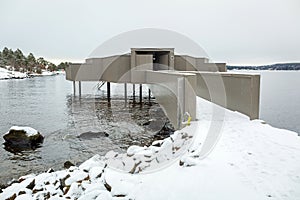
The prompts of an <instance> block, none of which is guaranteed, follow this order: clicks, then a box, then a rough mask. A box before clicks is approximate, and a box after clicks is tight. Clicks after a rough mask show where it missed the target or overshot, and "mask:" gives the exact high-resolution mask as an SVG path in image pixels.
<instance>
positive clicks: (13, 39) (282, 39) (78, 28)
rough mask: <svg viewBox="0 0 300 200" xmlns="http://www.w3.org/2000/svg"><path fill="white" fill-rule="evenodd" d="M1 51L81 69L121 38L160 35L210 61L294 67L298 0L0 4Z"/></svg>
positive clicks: (299, 46) (14, 0)
mask: <svg viewBox="0 0 300 200" xmlns="http://www.w3.org/2000/svg"><path fill="white" fill-rule="evenodd" d="M0 25H1V28H0V48H1V49H3V47H4V46H7V47H9V48H13V49H16V48H20V49H21V50H22V51H23V52H24V53H26V54H27V53H29V52H33V53H34V54H35V55H36V56H43V57H45V58H47V59H49V60H52V61H53V62H56V63H57V62H59V61H81V60H84V58H86V57H87V56H88V55H90V53H91V52H92V51H93V50H94V49H95V48H96V47H98V46H99V45H101V43H103V42H105V41H106V40H108V39H110V38H111V37H113V36H116V35H118V34H120V33H123V32H126V31H131V30H135V29H141V28H161V29H168V30H172V31H176V32H178V33H181V34H184V35H186V36H187V37H189V38H190V39H192V40H193V41H195V42H197V43H198V44H199V45H200V46H201V47H202V48H203V49H204V50H205V51H206V52H207V54H208V55H209V57H210V59H212V60H213V61H219V62H221V61H222V62H227V63H229V64H269V63H276V62H297V61H298V62H300V1H299V0H181V1H179V0H151V1H143V0H107V1H102V0H97V1H96V0H86V1H83V0H82V1H78V0H1V3H0Z"/></svg>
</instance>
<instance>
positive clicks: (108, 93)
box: [106, 82, 110, 102]
mask: <svg viewBox="0 0 300 200" xmlns="http://www.w3.org/2000/svg"><path fill="white" fill-rule="evenodd" d="M106 86H107V101H108V102H110V82H107V83H106Z"/></svg>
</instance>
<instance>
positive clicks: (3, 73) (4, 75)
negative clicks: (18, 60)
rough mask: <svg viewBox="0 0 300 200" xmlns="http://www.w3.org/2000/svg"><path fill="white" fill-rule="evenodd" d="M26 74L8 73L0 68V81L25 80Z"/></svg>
mask: <svg viewBox="0 0 300 200" xmlns="http://www.w3.org/2000/svg"><path fill="white" fill-rule="evenodd" d="M26 77H27V75H26V73H22V72H16V71H9V70H7V69H4V68H1V67H0V80H1V79H11V78H26Z"/></svg>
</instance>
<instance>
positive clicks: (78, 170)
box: [0, 98, 300, 200]
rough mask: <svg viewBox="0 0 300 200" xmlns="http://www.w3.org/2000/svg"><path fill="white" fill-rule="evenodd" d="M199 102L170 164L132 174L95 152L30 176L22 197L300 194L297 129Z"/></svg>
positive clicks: (288, 197) (290, 198) (284, 198)
mask: <svg viewBox="0 0 300 200" xmlns="http://www.w3.org/2000/svg"><path fill="white" fill-rule="evenodd" d="M197 103H198V104H197V105H198V107H197V112H198V121H196V122H194V123H192V124H191V125H190V126H189V127H185V128H184V129H183V130H182V131H186V132H189V131H191V130H197V131H196V135H195V136H194V140H193V144H192V146H191V147H189V152H187V153H186V154H185V155H184V156H182V157H179V158H178V159H175V160H174V161H173V163H171V164H169V166H167V167H165V168H163V169H160V170H156V171H155V172H151V173H150V172H149V173H144V174H129V173H123V172H119V171H115V170H113V169H111V168H105V167H104V159H103V158H102V157H100V156H94V157H93V158H91V159H89V160H88V161H86V162H85V163H83V164H82V165H81V166H79V167H74V168H71V169H69V170H63V171H59V172H52V173H44V174H41V175H38V176H37V177H35V176H29V177H28V178H27V180H28V179H29V180H30V181H28V183H29V182H32V180H33V179H35V186H34V187H35V189H36V190H35V192H33V191H34V189H33V190H32V191H31V190H30V191H29V190H28V189H27V190H25V193H26V194H23V196H19V198H20V199H21V197H22V198H23V197H24V198H25V197H30V198H31V197H33V199H36V198H37V199H38V198H40V199H43V197H44V196H43V195H44V194H47V195H48V192H49V195H48V196H47V197H51V198H50V199H65V198H66V197H70V198H71V199H77V198H79V199H136V200H138V199H140V200H147V199H156V200H157V199H162V200H165V199H172V200H174V199H175V200H177V199H178V200H182V199H193V200H194V199H204V200H210V199H211V200H219V199H229V200H235V199H236V200H240V199H243V200H247V199H249V200H256V199H258V200H260V199H266V200H267V199H278V200H294V199H295V200H296V199H300V138H299V136H297V134H296V133H294V132H291V131H287V130H282V129H277V128H274V127H271V126H269V125H267V124H264V123H263V122H262V121H260V120H254V121H250V120H249V118H248V117H246V116H244V115H242V114H240V113H237V112H232V111H228V110H225V109H223V108H220V107H218V106H215V105H213V104H212V103H209V102H207V101H204V100H202V99H200V98H198V99H197ZM213 108H215V111H216V114H215V115H214V117H212V113H213V112H212V111H213V110H214V109H213ZM222 113H223V114H224V117H222V115H223V114H222ZM216 115H217V117H216ZM218 115H219V116H218ZM214 123H216V124H219V125H220V124H221V125H222V129H221V137H220V139H219V141H218V143H217V145H216V147H215V148H214V149H213V151H212V152H211V153H210V154H209V155H208V156H207V157H205V158H203V159H200V158H198V157H197V153H199V154H201V153H200V152H201V148H202V144H203V142H204V138H205V135H206V133H207V132H208V130H209V129H210V127H211V125H214ZM165 142H166V141H165ZM175 142H176V139H175ZM162 146H163V145H162ZM141 152H145V153H149V151H145V150H143V151H141ZM141 152H140V153H141ZM141 154H142V153H141ZM199 154H198V155H199ZM179 160H183V161H186V163H187V164H188V165H191V166H186V165H185V164H183V165H182V164H180V161H179ZM67 174H69V175H67ZM100 174H101V175H100ZM69 176H70V177H69ZM58 177H67V178H66V181H65V184H64V189H63V190H62V189H61V187H60V186H59V182H57V181H55V180H56V179H58ZM27 180H25V181H27ZM28 183H27V184H25V183H24V181H23V182H21V183H19V184H14V185H12V186H11V187H9V188H7V189H5V190H4V191H3V193H2V194H0V199H5V198H6V197H10V196H12V195H13V193H16V194H18V192H19V191H22V188H23V190H24V187H26V185H28ZM22 184H23V185H22ZM51 184H52V185H53V187H52V185H51ZM50 186H51V187H50ZM41 188H43V189H41ZM17 198H18V197H17ZM30 198H29V199H30Z"/></svg>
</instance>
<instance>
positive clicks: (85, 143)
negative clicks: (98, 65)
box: [0, 75, 168, 184]
mask: <svg viewBox="0 0 300 200" xmlns="http://www.w3.org/2000/svg"><path fill="white" fill-rule="evenodd" d="M95 85H96V83H85V84H83V95H82V97H81V98H78V97H74V96H73V94H72V91H73V90H72V84H71V82H68V81H66V80H65V77H64V76H62V75H59V76H51V77H36V78H32V79H23V80H4V81H0V91H1V96H0V113H1V116H0V133H1V135H3V134H4V133H6V132H7V131H8V130H9V128H10V127H11V126H14V125H17V126H30V127H33V128H35V129H37V130H38V131H40V132H41V133H42V134H43V135H44V136H45V140H44V143H43V145H42V147H41V148H38V149H36V150H33V151H27V152H18V153H15V152H14V153H12V152H8V151H5V150H4V148H0V163H1V164H0V184H4V183H5V182H7V181H9V180H11V179H12V178H17V177H19V176H21V175H25V174H28V173H38V172H42V171H46V170H47V169H49V168H53V169H55V170H57V169H62V168H63V163H64V162H65V161H67V160H69V161H71V162H73V163H74V164H79V163H81V162H83V161H85V160H86V159H87V158H89V157H91V156H93V155H94V154H96V153H97V154H100V155H105V153H106V152H108V151H110V150H114V151H119V152H124V151H125V150H126V149H127V147H128V146H129V145H132V144H136V145H147V144H150V143H151V142H152V141H153V140H155V139H157V136H154V134H155V133H157V132H158V131H159V130H160V129H161V128H162V127H163V126H164V125H165V123H166V122H167V121H168V120H167V118H166V117H165V115H164V113H163V111H162V110H161V108H160V107H159V105H157V104H156V103H155V102H153V100H151V101H148V99H144V100H143V102H144V103H143V104H138V103H134V101H133V99H132V97H130V96H129V101H128V103H127V105H126V106H125V102H124V100H123V99H122V98H123V85H119V86H116V85H113V86H112V94H114V96H113V99H112V101H111V103H108V102H107V100H106V99H105V98H104V97H105V91H98V90H97V89H96V88H95ZM129 86H130V85H129ZM136 91H138V88H137V89H136ZM145 91H147V90H145ZM145 91H144V96H145V97H146V96H147V95H148V94H147V93H146V92H145ZM129 94H132V91H131V88H128V95H129ZM136 100H138V99H136ZM149 121H151V122H150V123H149ZM83 133H86V134H85V135H82V136H81V137H80V135H81V134H83ZM90 133H93V134H92V135H91V134H90ZM97 133H98V134H97ZM103 133H105V134H103ZM0 142H1V144H2V143H3V142H4V140H3V138H2V137H1V138H0ZM2 146H3V145H2Z"/></svg>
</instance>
